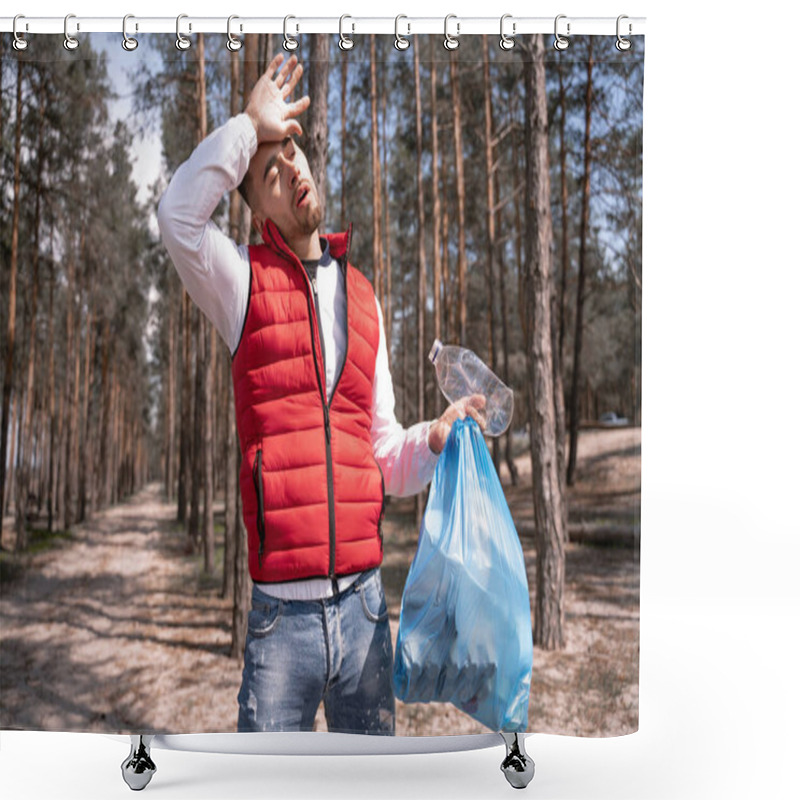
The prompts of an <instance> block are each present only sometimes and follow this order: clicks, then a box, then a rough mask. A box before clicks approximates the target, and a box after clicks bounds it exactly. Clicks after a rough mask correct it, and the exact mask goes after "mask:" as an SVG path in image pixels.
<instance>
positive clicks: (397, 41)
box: [394, 14, 411, 51]
mask: <svg viewBox="0 0 800 800" xmlns="http://www.w3.org/2000/svg"><path fill="white" fill-rule="evenodd" d="M401 19H408V17H407V16H406V15H405V14H398V15H397V16H396V17H395V18H394V46H395V49H396V50H400V51H403V50H408V47H409V45H410V44H411V42H409V41H408V39H406V37H405V36H401V35H400V20H401ZM406 26H407V27H408V33H411V25H409V24H408V23H406Z"/></svg>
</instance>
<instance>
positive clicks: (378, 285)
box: [369, 33, 383, 308]
mask: <svg viewBox="0 0 800 800" xmlns="http://www.w3.org/2000/svg"><path fill="white" fill-rule="evenodd" d="M369 52H370V65H369V104H370V143H371V145H372V288H373V291H374V292H375V295H376V296H377V298H378V300H379V301H380V302H381V308H383V302H382V298H381V294H382V293H381V289H382V287H383V260H382V258H381V162H380V158H379V156H378V153H379V150H378V65H377V63H376V61H377V58H376V56H375V34H374V33H372V34H370V37H369Z"/></svg>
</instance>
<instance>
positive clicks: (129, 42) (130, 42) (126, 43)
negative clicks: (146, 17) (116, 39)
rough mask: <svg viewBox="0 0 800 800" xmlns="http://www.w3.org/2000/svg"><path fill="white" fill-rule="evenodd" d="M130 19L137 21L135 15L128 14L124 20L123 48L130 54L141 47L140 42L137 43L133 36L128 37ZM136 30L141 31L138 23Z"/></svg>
mask: <svg viewBox="0 0 800 800" xmlns="http://www.w3.org/2000/svg"><path fill="white" fill-rule="evenodd" d="M129 19H136V17H134V16H133V14H126V15H125V16H124V17H123V18H122V47H123V48H124V49H125V50H127V51H128V52H129V53H130V52H132V51H134V50H135V49H136V48H137V47H138V46H139V42H138V41H136V39H134V38H133V37H132V36H128V20H129ZM136 30H137V31H138V30H139V23H138V22H137V23H136Z"/></svg>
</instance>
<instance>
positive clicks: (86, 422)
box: [78, 289, 94, 520]
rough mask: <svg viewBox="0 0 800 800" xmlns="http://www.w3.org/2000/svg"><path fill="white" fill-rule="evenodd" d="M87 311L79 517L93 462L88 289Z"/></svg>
mask: <svg viewBox="0 0 800 800" xmlns="http://www.w3.org/2000/svg"><path fill="white" fill-rule="evenodd" d="M89 291H90V295H89V313H88V315H87V318H86V341H85V343H84V346H85V349H84V358H83V364H84V368H83V408H82V410H81V429H82V430H83V458H81V460H80V475H79V478H78V497H79V499H80V501H79V505H78V514H79V518H80V519H82V520H83V519H86V518H87V516H88V515H89V514H90V513H91V507H92V491H93V487H92V465H93V464H94V452H93V442H92V439H91V433H92V426H91V420H90V414H91V411H92V405H91V390H92V372H93V370H92V365H93V362H94V335H93V332H92V328H93V326H94V297H93V294H91V289H89Z"/></svg>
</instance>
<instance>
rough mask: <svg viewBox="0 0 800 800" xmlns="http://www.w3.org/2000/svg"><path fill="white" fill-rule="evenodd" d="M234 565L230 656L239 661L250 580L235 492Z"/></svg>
mask: <svg viewBox="0 0 800 800" xmlns="http://www.w3.org/2000/svg"><path fill="white" fill-rule="evenodd" d="M235 543H236V547H235V552H236V562H235V564H236V567H235V575H234V589H233V620H232V624H231V658H235V659H237V660H239V661H241V660H242V658H243V656H244V643H245V639H246V638H247V614H248V611H249V610H250V593H251V591H252V586H253V584H252V582H251V580H250V570H249V568H248V565H247V533H246V531H245V527H244V523H243V521H242V495H241V492H238V491H237V492H236V530H235Z"/></svg>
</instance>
